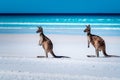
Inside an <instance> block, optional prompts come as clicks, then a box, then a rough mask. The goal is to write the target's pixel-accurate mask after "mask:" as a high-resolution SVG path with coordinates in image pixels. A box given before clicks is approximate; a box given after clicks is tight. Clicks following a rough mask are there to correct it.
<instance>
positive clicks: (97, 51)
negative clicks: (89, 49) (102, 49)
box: [95, 49, 99, 57]
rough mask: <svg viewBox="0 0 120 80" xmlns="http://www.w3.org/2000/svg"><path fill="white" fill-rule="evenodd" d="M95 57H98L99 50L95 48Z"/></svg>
mask: <svg viewBox="0 0 120 80" xmlns="http://www.w3.org/2000/svg"><path fill="white" fill-rule="evenodd" d="M95 51H96V55H97V57H99V50H98V49H95Z"/></svg>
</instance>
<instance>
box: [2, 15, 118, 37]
mask: <svg viewBox="0 0 120 80" xmlns="http://www.w3.org/2000/svg"><path fill="white" fill-rule="evenodd" d="M88 24H90V25H91V28H92V33H93V34H98V35H102V36H120V16H119V15H117V16H114V15H102V16H99V15H15V16H14V15H0V34H35V31H36V29H37V27H38V26H42V27H43V28H44V32H45V33H46V34H70V35H71V34H73V35H74V34H75V35H84V32H83V30H84V29H85V25H88ZM103 32H104V33H103Z"/></svg>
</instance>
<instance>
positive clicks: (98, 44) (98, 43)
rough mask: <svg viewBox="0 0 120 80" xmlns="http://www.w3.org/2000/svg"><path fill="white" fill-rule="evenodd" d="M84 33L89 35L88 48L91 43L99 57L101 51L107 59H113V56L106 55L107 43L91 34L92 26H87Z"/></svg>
mask: <svg viewBox="0 0 120 80" xmlns="http://www.w3.org/2000/svg"><path fill="white" fill-rule="evenodd" d="M84 32H86V33H87V38H88V48H89V46H90V43H91V44H92V45H93V46H94V47H95V51H96V55H97V57H99V51H102V52H103V54H104V56H105V57H111V55H108V54H107V53H106V46H105V41H104V40H103V39H102V38H101V37H100V36H97V35H93V34H91V28H90V25H86V29H85V30H84Z"/></svg>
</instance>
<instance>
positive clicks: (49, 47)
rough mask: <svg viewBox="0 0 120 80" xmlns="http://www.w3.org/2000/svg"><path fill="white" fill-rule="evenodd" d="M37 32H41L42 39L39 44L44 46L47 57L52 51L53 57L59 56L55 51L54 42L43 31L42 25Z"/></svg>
mask: <svg viewBox="0 0 120 80" xmlns="http://www.w3.org/2000/svg"><path fill="white" fill-rule="evenodd" d="M36 33H40V40H39V45H40V46H41V45H42V47H43V49H44V50H45V53H46V58H47V57H48V53H51V55H52V56H53V57H57V56H56V55H55V54H54V52H53V44H52V41H51V40H50V39H49V38H48V37H47V36H45V35H44V33H43V28H42V27H41V26H40V27H38V30H37V31H36Z"/></svg>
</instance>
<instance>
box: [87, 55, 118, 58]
mask: <svg viewBox="0 0 120 80" xmlns="http://www.w3.org/2000/svg"><path fill="white" fill-rule="evenodd" d="M87 57H89V58H92V57H96V58H120V56H118V55H109V56H99V57H97V56H96V55H87Z"/></svg>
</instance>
